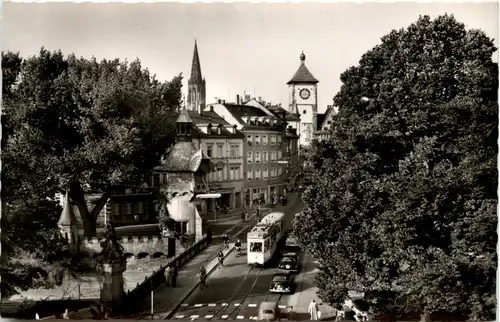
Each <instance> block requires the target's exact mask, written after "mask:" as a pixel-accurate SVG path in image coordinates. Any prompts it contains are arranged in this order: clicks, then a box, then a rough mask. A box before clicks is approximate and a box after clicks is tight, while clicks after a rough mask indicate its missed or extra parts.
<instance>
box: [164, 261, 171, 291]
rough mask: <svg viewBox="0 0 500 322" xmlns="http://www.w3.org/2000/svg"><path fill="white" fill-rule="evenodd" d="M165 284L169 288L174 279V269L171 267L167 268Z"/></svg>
mask: <svg viewBox="0 0 500 322" xmlns="http://www.w3.org/2000/svg"><path fill="white" fill-rule="evenodd" d="M164 274H165V284H166V285H167V286H170V281H171V279H172V268H170V265H168V266H167V268H165V272H164Z"/></svg>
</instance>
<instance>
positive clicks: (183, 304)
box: [181, 303, 189, 307]
mask: <svg viewBox="0 0 500 322" xmlns="http://www.w3.org/2000/svg"><path fill="white" fill-rule="evenodd" d="M181 306H184V307H186V306H189V304H187V303H182V304H181Z"/></svg>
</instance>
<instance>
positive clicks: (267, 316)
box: [258, 302, 280, 321]
mask: <svg viewBox="0 0 500 322" xmlns="http://www.w3.org/2000/svg"><path fill="white" fill-rule="evenodd" d="M279 316H280V314H279V308H278V303H277V302H262V303H260V306H259V317H258V319H259V320H261V321H262V320H265V321H274V320H277V319H278V318H279Z"/></svg>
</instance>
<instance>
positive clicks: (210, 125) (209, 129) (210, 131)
mask: <svg viewBox="0 0 500 322" xmlns="http://www.w3.org/2000/svg"><path fill="white" fill-rule="evenodd" d="M207 134H212V124H208V126H207Z"/></svg>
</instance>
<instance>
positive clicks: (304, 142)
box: [287, 52, 319, 147]
mask: <svg viewBox="0 0 500 322" xmlns="http://www.w3.org/2000/svg"><path fill="white" fill-rule="evenodd" d="M305 62H306V55H304V53H303V52H302V54H301V55H300V66H299V69H298V70H297V72H295V74H294V75H293V77H292V79H290V81H288V83H287V84H288V90H289V112H290V113H292V114H295V115H297V116H299V117H300V122H298V124H297V134H299V135H300V137H299V144H300V145H301V146H303V147H305V146H308V145H310V144H311V141H312V139H313V137H314V132H315V130H316V127H317V125H316V122H317V114H318V83H319V81H318V80H317V79H316V78H315V77H314V76H313V75H312V74H311V72H310V71H309V69H308V68H307V67H306V64H305Z"/></svg>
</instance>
